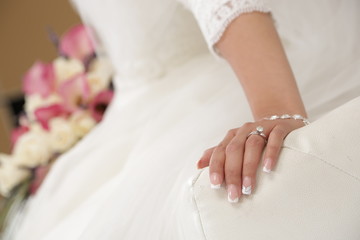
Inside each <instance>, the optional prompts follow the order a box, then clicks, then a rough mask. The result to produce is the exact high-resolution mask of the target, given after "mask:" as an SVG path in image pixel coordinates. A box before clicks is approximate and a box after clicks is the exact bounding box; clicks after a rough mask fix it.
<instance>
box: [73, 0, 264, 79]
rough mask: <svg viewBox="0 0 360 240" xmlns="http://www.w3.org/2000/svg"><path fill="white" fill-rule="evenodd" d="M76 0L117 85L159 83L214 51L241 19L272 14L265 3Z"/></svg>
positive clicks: (236, 0)
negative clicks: (188, 61)
mask: <svg viewBox="0 0 360 240" xmlns="http://www.w3.org/2000/svg"><path fill="white" fill-rule="evenodd" d="M72 1H73V2H74V4H75V5H76V8H77V9H78V11H79V13H80V15H81V16H82V18H83V20H84V21H85V22H86V23H87V24H88V25H90V27H92V28H93V29H94V34H93V35H94V38H95V42H96V43H97V45H98V47H99V49H101V48H100V46H103V49H104V50H105V52H106V54H107V55H109V57H110V58H111V60H112V63H113V64H114V68H115V71H116V74H117V76H118V79H119V80H118V81H123V82H126V81H128V82H129V83H135V82H137V81H138V80H139V81H143V80H144V79H146V80H151V79H159V78H161V76H162V75H164V74H165V73H166V71H167V70H168V69H169V68H171V67H174V66H177V64H179V63H181V62H184V61H185V60H186V59H189V57H191V56H194V55H195V54H199V53H201V52H205V51H207V50H206V48H207V47H206V46H208V47H209V49H210V50H211V51H212V52H213V46H214V44H215V43H216V42H217V41H218V40H219V39H220V38H221V36H222V34H223V33H224V31H225V29H226V27H227V26H228V24H229V23H230V22H231V21H232V20H233V19H234V18H236V17H237V16H238V15H240V14H242V13H245V12H250V11H261V12H267V11H269V9H268V8H267V7H266V6H265V5H264V3H263V2H262V0H152V1H146V0H72ZM184 6H185V7H184ZM189 9H190V10H191V11H188V10H189ZM199 26H200V28H199ZM200 30H201V31H200ZM201 32H202V34H201ZM204 39H205V41H204ZM205 42H206V43H207V44H206V43H205Z"/></svg>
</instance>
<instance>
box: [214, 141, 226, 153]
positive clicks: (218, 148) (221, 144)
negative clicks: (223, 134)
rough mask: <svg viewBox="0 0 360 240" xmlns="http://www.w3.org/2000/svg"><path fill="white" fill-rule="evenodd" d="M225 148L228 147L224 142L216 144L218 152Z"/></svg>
mask: <svg viewBox="0 0 360 240" xmlns="http://www.w3.org/2000/svg"><path fill="white" fill-rule="evenodd" d="M225 148H226V146H225V144H224V142H220V143H219V144H218V145H217V146H216V148H215V151H217V152H218V151H224V150H225Z"/></svg>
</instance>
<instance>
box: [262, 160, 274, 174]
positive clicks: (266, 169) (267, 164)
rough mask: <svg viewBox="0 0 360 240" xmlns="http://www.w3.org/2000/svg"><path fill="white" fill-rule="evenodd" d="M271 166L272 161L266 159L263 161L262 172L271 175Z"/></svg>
mask: <svg viewBox="0 0 360 240" xmlns="http://www.w3.org/2000/svg"><path fill="white" fill-rule="evenodd" d="M271 165H272V160H271V159H270V158H266V159H265V161H264V167H263V171H264V172H266V173H271Z"/></svg>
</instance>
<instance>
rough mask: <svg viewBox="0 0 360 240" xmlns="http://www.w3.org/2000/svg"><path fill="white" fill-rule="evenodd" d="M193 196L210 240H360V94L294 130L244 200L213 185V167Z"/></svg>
mask: <svg viewBox="0 0 360 240" xmlns="http://www.w3.org/2000/svg"><path fill="white" fill-rule="evenodd" d="M193 194H194V195H193V197H194V202H195V205H196V208H197V211H198V215H199V216H198V217H199V221H200V224H201V227H202V230H203V234H204V239H207V240H230V239H231V240H235V239H236V240H238V239H244V240H260V239H266V240H271V239H276V240H282V239H284V240H285V239H286V240H288V239H291V240H295V239H301V240H305V239H306V240H311V239H316V240H323V239H324V240H332V239H339V240H344V239H346V240H355V239H356V240H358V239H360V97H358V98H356V99H354V100H352V101H351V102H349V103H347V104H345V105H343V106H341V107H339V108H337V109H336V110H334V111H332V112H331V113H329V114H328V115H326V116H324V117H322V118H321V119H319V120H317V121H315V122H313V123H311V124H310V125H309V126H306V127H303V128H300V129H298V130H296V131H294V132H292V133H291V134H289V135H288V137H287V138H286V140H285V143H284V146H283V149H282V152H281V156H280V159H279V161H278V163H277V166H276V169H275V170H274V171H273V172H272V173H271V174H266V173H263V172H261V171H259V172H258V185H257V188H256V190H255V191H254V193H253V194H252V195H251V196H249V197H247V196H246V197H242V199H241V200H240V202H239V203H237V204H230V203H229V202H227V194H226V190H225V187H222V188H221V189H219V190H213V189H211V188H210V184H209V178H208V169H207V168H206V169H204V170H203V171H201V172H200V173H199V176H198V178H197V179H196V180H195V181H194V183H193Z"/></svg>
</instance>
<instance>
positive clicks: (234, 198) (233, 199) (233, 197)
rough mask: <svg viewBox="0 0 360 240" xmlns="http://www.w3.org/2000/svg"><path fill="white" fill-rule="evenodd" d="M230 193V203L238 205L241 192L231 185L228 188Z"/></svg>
mask: <svg viewBox="0 0 360 240" xmlns="http://www.w3.org/2000/svg"><path fill="white" fill-rule="evenodd" d="M227 191H228V201H229V202H230V203H237V202H238V201H239V192H238V190H237V187H236V186H235V185H234V184H230V185H229V186H228V187H227Z"/></svg>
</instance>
